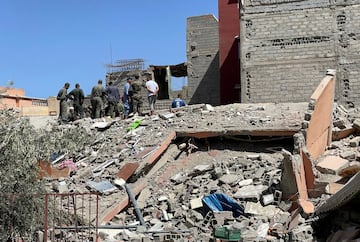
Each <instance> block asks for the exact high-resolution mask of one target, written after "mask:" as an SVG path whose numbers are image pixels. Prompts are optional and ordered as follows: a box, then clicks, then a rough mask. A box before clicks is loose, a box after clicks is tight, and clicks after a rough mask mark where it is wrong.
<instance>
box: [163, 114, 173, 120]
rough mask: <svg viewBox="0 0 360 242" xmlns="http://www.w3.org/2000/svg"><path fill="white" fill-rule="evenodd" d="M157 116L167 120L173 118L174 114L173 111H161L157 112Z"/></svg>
mask: <svg viewBox="0 0 360 242" xmlns="http://www.w3.org/2000/svg"><path fill="white" fill-rule="evenodd" d="M159 117H160V118H162V119H165V120H168V119H170V118H174V117H175V114H174V113H163V114H159Z"/></svg>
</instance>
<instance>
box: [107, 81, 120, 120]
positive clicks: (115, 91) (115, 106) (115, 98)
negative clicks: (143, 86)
mask: <svg viewBox="0 0 360 242" xmlns="http://www.w3.org/2000/svg"><path fill="white" fill-rule="evenodd" d="M106 93H107V97H108V99H107V100H108V114H107V115H109V116H111V117H112V118H115V116H116V114H117V113H120V110H119V102H120V90H119V87H117V86H115V85H113V83H112V82H111V81H110V82H109V85H108V86H107V88H106Z"/></svg>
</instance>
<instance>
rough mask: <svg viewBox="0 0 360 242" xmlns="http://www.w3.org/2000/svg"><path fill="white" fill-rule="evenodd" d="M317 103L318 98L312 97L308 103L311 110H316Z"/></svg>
mask: <svg viewBox="0 0 360 242" xmlns="http://www.w3.org/2000/svg"><path fill="white" fill-rule="evenodd" d="M315 105H316V100H314V99H311V100H310V102H309V105H308V108H309V110H314V109H315Z"/></svg>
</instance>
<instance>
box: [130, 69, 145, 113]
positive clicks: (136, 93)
mask: <svg viewBox="0 0 360 242" xmlns="http://www.w3.org/2000/svg"><path fill="white" fill-rule="evenodd" d="M142 85H143V84H142V82H141V81H140V79H139V76H135V80H134V81H133V82H132V83H131V89H132V95H133V96H132V101H133V112H134V113H138V114H139V115H141V107H142V104H143V100H142V96H141V86H142Z"/></svg>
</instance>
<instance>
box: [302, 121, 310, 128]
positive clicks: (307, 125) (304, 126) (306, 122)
mask: <svg viewBox="0 0 360 242" xmlns="http://www.w3.org/2000/svg"><path fill="white" fill-rule="evenodd" d="M301 128H302V129H307V128H309V121H304V122H302V123H301Z"/></svg>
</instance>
